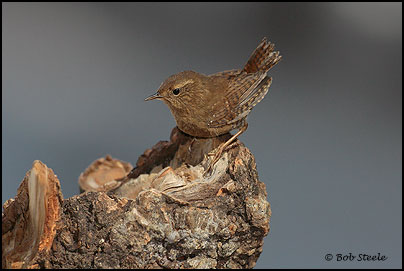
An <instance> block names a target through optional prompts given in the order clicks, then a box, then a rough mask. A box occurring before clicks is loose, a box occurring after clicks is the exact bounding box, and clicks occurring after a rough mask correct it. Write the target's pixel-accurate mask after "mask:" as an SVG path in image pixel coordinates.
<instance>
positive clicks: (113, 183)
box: [2, 128, 271, 268]
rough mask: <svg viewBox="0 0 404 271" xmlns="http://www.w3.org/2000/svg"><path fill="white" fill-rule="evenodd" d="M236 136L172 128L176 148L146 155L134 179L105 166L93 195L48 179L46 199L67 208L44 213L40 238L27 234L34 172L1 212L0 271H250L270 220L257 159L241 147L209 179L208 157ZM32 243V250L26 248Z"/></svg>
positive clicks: (87, 182) (89, 178) (87, 187)
mask: <svg viewBox="0 0 404 271" xmlns="http://www.w3.org/2000/svg"><path fill="white" fill-rule="evenodd" d="M228 138H229V134H227V135H224V136H221V137H218V138H214V139H203V138H197V139H195V138H192V137H190V136H188V135H185V134H183V133H182V132H180V131H179V130H178V129H177V128H174V130H173V132H172V134H171V139H170V141H160V142H159V143H157V144H156V145H155V146H154V147H153V148H151V149H148V150H146V151H145V152H144V154H143V155H141V156H140V157H139V159H138V161H137V164H136V167H135V168H134V169H132V171H130V172H129V173H128V174H127V172H128V171H129V168H130V166H129V164H127V163H125V162H122V161H119V160H116V159H112V158H111V157H106V158H105V159H99V160H97V161H96V162H94V163H93V165H91V166H90V167H89V168H88V169H87V170H86V172H85V173H83V174H82V175H81V176H80V182H79V183H80V188H81V189H82V190H84V191H86V192H84V193H82V194H80V195H77V196H74V197H72V198H69V199H65V200H62V197H61V193H60V186H59V183H58V180H57V179H56V177H49V176H54V175H53V172H52V174H47V176H48V182H47V186H52V185H50V184H51V183H55V184H56V185H53V186H52V187H53V188H52V189H53V190H52V189H50V190H51V191H52V193H48V194H47V197H44V199H45V202H49V201H50V199H53V201H52V202H53V205H52V206H59V209H58V208H53V209H52V210H53V211H49V208H48V207H49V204H47V205H46V204H45V206H48V207H47V208H40V209H41V210H43V215H42V216H44V217H45V218H48V217H51V218H52V219H45V223H44V225H45V227H44V228H49V229H52V230H41V229H39V230H38V229H37V230H36V231H33V234H32V236H34V238H31V237H30V236H29V234H21V232H26V230H27V229H30V228H32V227H31V226H29V223H30V222H29V221H30V220H29V219H28V218H29V217H30V216H32V214H31V212H32V210H31V208H29V207H28V206H29V204H31V201H30V200H31V199H30V197H31V193H29V192H27V191H28V188H27V185H26V183H29V180H30V176H31V175H32V174H31V173H27V176H26V177H25V178H24V180H23V183H22V184H21V186H20V188H19V192H18V195H17V197H16V199H15V200H14V201H11V202H10V201H8V202H6V204H5V205H4V206H3V208H4V212H3V232H2V235H3V249H2V266H3V267H46V268H252V267H253V266H254V265H255V263H256V261H257V259H258V257H259V255H260V253H261V252H262V246H263V238H264V237H265V236H266V235H267V234H268V232H269V219H270V214H271V211H270V206H269V203H268V202H267V201H266V190H265V185H264V184H263V183H262V182H260V181H259V180H258V174H257V170H256V165H255V161H254V157H253V155H252V154H251V153H250V151H249V150H248V149H247V148H246V147H245V146H244V145H243V144H242V143H241V142H240V141H238V140H237V141H235V142H234V143H232V144H231V145H230V146H228V147H227V148H226V150H225V152H224V153H223V155H222V157H221V159H220V160H219V161H218V162H217V163H216V165H215V166H214V168H213V171H212V172H211V173H210V174H208V175H207V176H206V177H204V176H203V172H204V169H205V168H207V166H208V163H209V161H210V159H212V158H210V157H209V156H206V155H205V154H206V153H208V152H209V151H210V150H212V149H214V148H216V147H217V146H218V145H220V144H221V143H222V142H224V141H225V140H226V139H228ZM41 165H42V164H41ZM100 172H101V173H100ZM30 174H31V175H30ZM125 174H127V176H125ZM106 176H107V177H106ZM121 176H125V177H123V178H121ZM31 177H32V176H31ZM119 178H120V179H119ZM48 190H49V189H48ZM93 191H96V192H93ZM40 195H43V194H40ZM33 197H34V196H33ZM36 198H38V195H37V196H36ZM55 198H57V199H59V201H57V200H55ZM56 203H57V204H56ZM54 209H57V210H60V212H59V211H58V212H55V211H54ZM30 210H31V212H30ZM56 213H57V215H56ZM59 213H60V215H59ZM51 214H53V215H51ZM55 218H57V219H55ZM39 224H41V223H39ZM10 236H12V237H13V238H14V239H13V240H16V241H10V240H11V239H12V238H11V237H10ZM31 239H33V240H35V241H32V240H31ZM38 240H39V241H38ZM42 240H47V242H45V241H42ZM27 242H30V244H31V245H30V246H26V245H25V246H24V247H25V248H26V249H25V250H27V251H29V253H27V252H26V251H25V250H24V249H22V250H21V248H20V247H22V245H19V246H18V244H25V243H27ZM38 242H39V243H38ZM49 242H51V244H52V245H51V246H50V245H49ZM42 243H46V244H47V245H46V246H44V245H42V246H41V244H42ZM38 244H39V245H38ZM45 247H46V249H45ZM28 254H29V255H30V256H29V257H27V256H26V255H28Z"/></svg>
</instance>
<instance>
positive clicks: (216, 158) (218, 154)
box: [203, 144, 226, 177]
mask: <svg viewBox="0 0 404 271" xmlns="http://www.w3.org/2000/svg"><path fill="white" fill-rule="evenodd" d="M225 147H226V146H224V144H223V145H221V146H220V147H219V148H218V149H217V151H211V152H209V153H208V154H207V155H208V156H214V158H213V159H212V160H211V162H210V163H209V167H208V168H207V169H206V170H205V172H204V173H203V177H207V176H208V175H209V174H210V173H211V171H212V169H213V167H214V165H215V164H216V163H217V161H219V159H220V157H221V156H222V153H223V150H224V148H225Z"/></svg>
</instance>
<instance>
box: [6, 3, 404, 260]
mask: <svg viewBox="0 0 404 271" xmlns="http://www.w3.org/2000/svg"><path fill="white" fill-rule="evenodd" d="M264 36H266V37H268V39H269V40H270V41H272V42H274V43H275V44H276V49H278V50H280V51H281V54H282V55H283V57H284V58H283V60H282V61H281V62H280V63H279V64H278V65H277V66H276V67H275V68H273V70H271V72H270V75H271V76H272V77H273V84H272V86H271V89H270V92H269V95H267V96H266V97H265V99H264V100H263V101H262V102H261V103H260V104H258V105H257V106H256V107H255V108H254V110H253V111H252V112H251V114H250V116H249V119H248V121H249V128H248V130H247V132H246V133H244V134H243V135H242V136H241V137H240V139H241V140H242V141H243V142H244V143H245V144H246V146H247V147H248V148H250V150H251V151H252V152H253V154H254V155H255V157H256V161H257V168H258V172H259V176H260V180H261V181H262V182H264V183H265V184H266V186H267V190H268V200H269V202H270V203H271V208H272V213H273V214H272V217H271V232H270V233H269V235H268V236H267V237H266V238H265V243H264V250H263V253H262V255H261V257H260V258H259V260H258V263H257V266H256V267H257V268H266V267H268V268H286V267H288V268H297V267H302V268H346V267H353V268H393V267H394V268H400V267H402V257H401V254H402V241H401V240H402V207H401V205H402V192H401V191H402V166H401V163H402V75H401V74H402V4H401V3H299V4H296V3H3V4H2V38H3V39H2V40H3V42H2V56H3V60H2V75H3V80H2V90H3V91H2V98H3V99H2V101H3V102H2V158H3V159H2V169H3V170H2V202H3V203H4V202H5V201H6V200H7V199H9V198H12V197H14V196H15V194H16V191H17V188H18V185H19V184H20V182H21V180H22V179H23V177H24V175H25V173H26V171H27V170H29V169H30V167H31V164H32V162H33V161H34V160H36V159H39V160H41V161H42V162H44V163H45V164H47V165H48V166H49V167H50V168H52V169H53V170H54V172H55V173H56V174H57V175H58V178H59V179H60V181H61V185H62V191H63V194H64V196H65V197H66V198H67V197H71V196H73V195H75V194H78V185H77V179H78V176H79V175H80V173H81V172H82V171H84V169H85V168H86V167H87V166H88V165H89V164H90V163H91V162H92V161H94V160H95V159H97V158H99V157H101V156H105V155H106V154H111V155H112V156H113V157H115V158H119V159H122V160H125V161H129V162H131V163H132V164H135V163H136V160H137V158H138V156H139V155H140V154H141V153H143V151H144V150H145V149H146V148H149V147H151V146H152V145H154V144H155V143H156V142H157V141H159V140H167V139H168V138H169V135H170V132H171V129H172V128H173V127H174V126H175V122H174V119H173V117H172V116H171V114H170V112H169V110H168V108H167V107H166V106H165V105H164V104H163V103H161V102H153V103H152V102H149V103H146V102H144V101H143V99H144V98H145V97H146V96H147V95H149V94H152V93H154V91H155V90H156V89H157V88H158V87H159V85H160V84H161V82H162V81H163V80H164V79H165V78H166V77H167V76H169V75H171V74H174V73H177V72H180V71H183V70H195V71H198V72H202V73H205V74H210V73H214V72H217V71H221V70H225V69H233V68H240V67H242V66H243V64H244V63H245V62H246V61H247V59H248V57H249V56H250V54H251V53H252V51H253V50H254V49H255V47H256V46H257V45H258V43H259V42H260V41H261V39H262V38H263V37H264ZM350 252H351V253H353V254H354V255H357V254H360V253H367V254H377V253H378V252H380V253H382V254H383V255H386V256H387V257H388V259H387V260H386V261H384V262H357V261H353V262H337V261H336V260H332V261H329V262H327V261H326V260H325V259H324V257H325V255H326V254H327V253H331V254H333V255H335V254H337V253H342V254H346V253H350Z"/></svg>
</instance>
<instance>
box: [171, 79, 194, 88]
mask: <svg viewBox="0 0 404 271" xmlns="http://www.w3.org/2000/svg"><path fill="white" fill-rule="evenodd" d="M193 82H194V80H192V79H189V80H187V81H184V82H181V83H179V84H177V85H175V86H174V88H182V87H183V86H185V85H188V84H191V83H193Z"/></svg>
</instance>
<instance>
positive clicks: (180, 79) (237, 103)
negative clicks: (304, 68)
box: [145, 38, 281, 173]
mask: <svg viewBox="0 0 404 271" xmlns="http://www.w3.org/2000/svg"><path fill="white" fill-rule="evenodd" d="M280 59H281V56H280V55H279V51H274V44H273V43H271V42H268V41H267V40H266V38H264V39H263V40H262V42H261V43H260V44H259V45H258V47H257V48H256V49H255V50H254V52H253V53H252V54H251V56H250V58H249V59H248V61H247V63H246V64H245V65H244V67H243V69H234V70H228V71H223V72H218V73H214V74H211V75H204V74H201V73H197V72H194V71H183V72H180V73H177V74H174V75H172V76H170V77H168V78H167V79H166V80H165V81H164V82H163V83H162V84H161V86H160V88H159V89H158V91H157V92H156V93H155V94H153V95H151V96H149V97H147V98H146V99H145V100H146V101H149V100H153V99H160V100H163V101H164V102H165V103H166V104H167V105H168V107H169V108H170V111H171V113H172V114H173V116H174V118H175V121H176V123H177V126H178V128H179V129H180V130H181V131H182V132H184V133H186V134H189V135H191V136H194V137H216V136H219V135H222V134H225V133H228V132H230V131H231V130H233V129H239V131H238V132H237V133H236V134H235V135H233V136H232V137H231V138H230V139H229V140H227V141H226V142H225V143H224V144H222V145H221V146H220V147H219V148H218V150H217V152H216V154H215V158H214V159H213V160H212V163H211V164H210V166H209V167H208V169H207V171H205V173H206V172H209V171H210V170H211V168H212V166H213V165H214V164H215V163H216V162H217V161H218V160H219V159H220V156H221V154H222V152H223V150H224V149H225V148H226V147H227V146H228V145H229V144H230V143H231V142H232V141H233V140H235V139H236V138H237V137H238V136H239V135H241V134H242V133H243V132H244V131H245V130H246V129H247V127H248V124H247V121H246V118H247V116H248V114H249V113H250V112H251V110H252V108H253V107H254V106H255V105H257V104H258V103H259V102H260V101H261V100H262V99H263V98H264V96H265V95H266V94H267V92H268V89H269V87H270V85H271V82H272V78H271V77H268V76H267V72H268V71H269V70H270V69H271V68H272V67H273V66H274V65H275V64H277V63H278V62H279V61H280Z"/></svg>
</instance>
